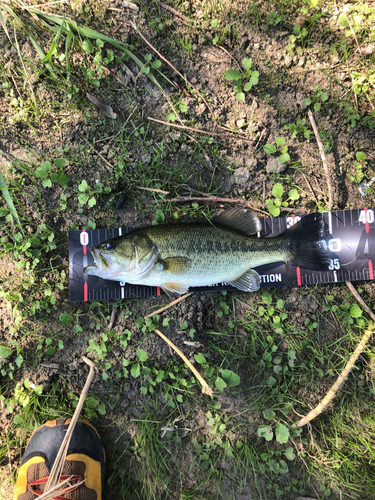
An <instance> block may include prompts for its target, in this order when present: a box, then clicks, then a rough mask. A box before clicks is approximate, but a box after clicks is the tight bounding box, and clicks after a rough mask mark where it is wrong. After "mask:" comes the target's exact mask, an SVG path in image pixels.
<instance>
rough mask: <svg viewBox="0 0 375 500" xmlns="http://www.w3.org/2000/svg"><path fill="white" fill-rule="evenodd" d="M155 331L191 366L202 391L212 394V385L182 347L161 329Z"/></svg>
mask: <svg viewBox="0 0 375 500" xmlns="http://www.w3.org/2000/svg"><path fill="white" fill-rule="evenodd" d="M154 332H156V333H157V334H158V335H159V337H161V338H162V339H163V340H164V341H165V342H166V343H167V344H168V345H169V346H170V347H171V348H172V349H173V350H174V351H175V352H176V353H177V354H178V355H179V356H180V358H182V360H183V361H184V363H185V364H186V365H187V366H188V367H189V369H190V370H191V371H192V372H193V374H194V376H195V377H196V378H197V379H198V380H199V382H200V384H201V386H202V393H203V394H207V395H208V396H211V394H212V392H213V391H212V389H211V387H210V386H209V385H208V384H207V382H206V381H205V380H204V378H203V377H202V376H201V375H200V373H199V372H198V371H197V370H196V368H194V366H193V365H192V364H191V363H190V361H189V360H188V359H187V357H186V356H185V354H183V353H182V352H181V351H180V349H179V348H178V347H177V346H175V345H174V343H173V342H172V341H171V340H169V338H168V337H166V336H165V335H164V334H163V333H161V331H160V330H158V329H155V330H154Z"/></svg>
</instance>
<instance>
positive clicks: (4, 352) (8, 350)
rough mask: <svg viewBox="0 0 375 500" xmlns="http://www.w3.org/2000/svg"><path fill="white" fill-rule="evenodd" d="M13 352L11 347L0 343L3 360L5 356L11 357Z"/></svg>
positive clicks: (0, 354) (0, 356) (0, 357)
mask: <svg viewBox="0 0 375 500" xmlns="http://www.w3.org/2000/svg"><path fill="white" fill-rule="evenodd" d="M12 352H13V349H11V348H10V347H5V346H3V345H0V360H3V359H5V358H9V356H11V354H12Z"/></svg>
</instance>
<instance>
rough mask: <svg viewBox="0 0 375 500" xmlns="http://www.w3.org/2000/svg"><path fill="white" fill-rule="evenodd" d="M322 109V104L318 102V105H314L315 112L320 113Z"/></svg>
mask: <svg viewBox="0 0 375 500" xmlns="http://www.w3.org/2000/svg"><path fill="white" fill-rule="evenodd" d="M320 108H321V104H320V102H316V103H315V104H314V111H320Z"/></svg>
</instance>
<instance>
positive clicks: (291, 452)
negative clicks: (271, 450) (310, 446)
mask: <svg viewBox="0 0 375 500" xmlns="http://www.w3.org/2000/svg"><path fill="white" fill-rule="evenodd" d="M284 455H285V456H286V458H287V459H288V460H294V459H295V458H296V456H295V454H294V450H293V448H292V447H291V446H289V448H287V449H286V450H285V451H284Z"/></svg>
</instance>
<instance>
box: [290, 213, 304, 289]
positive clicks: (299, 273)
mask: <svg viewBox="0 0 375 500" xmlns="http://www.w3.org/2000/svg"><path fill="white" fill-rule="evenodd" d="M295 217H296V216H295V215H294V214H292V222H293V225H294V222H295V221H294V219H295ZM296 269H297V283H298V285H302V282H301V269H300V268H299V267H298V266H297V268H296Z"/></svg>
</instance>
